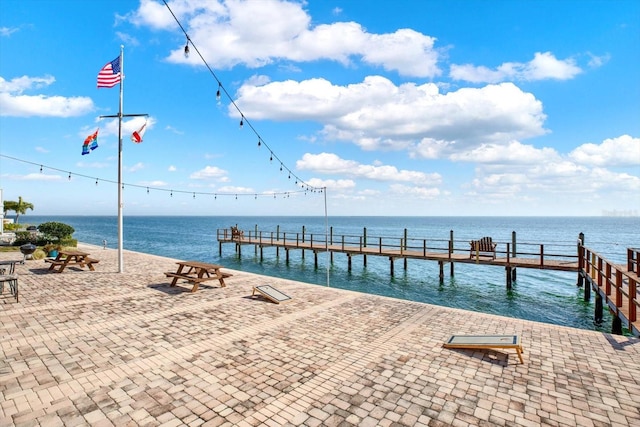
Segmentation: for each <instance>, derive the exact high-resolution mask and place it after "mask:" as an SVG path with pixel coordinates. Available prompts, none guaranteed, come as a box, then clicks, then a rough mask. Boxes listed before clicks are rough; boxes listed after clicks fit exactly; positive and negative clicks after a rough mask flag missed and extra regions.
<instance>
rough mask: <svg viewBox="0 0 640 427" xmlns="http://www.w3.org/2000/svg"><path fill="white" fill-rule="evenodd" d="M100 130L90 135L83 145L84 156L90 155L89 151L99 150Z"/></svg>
mask: <svg viewBox="0 0 640 427" xmlns="http://www.w3.org/2000/svg"><path fill="white" fill-rule="evenodd" d="M99 130H100V128H98V129H96V131H95V132H94V133H92V134H91V135H89V136H88V137H87V138H86V139H85V140H84V144H82V155H83V156H84V155H85V154H89V153H90V151H89V150H95V149H96V148H98V131H99Z"/></svg>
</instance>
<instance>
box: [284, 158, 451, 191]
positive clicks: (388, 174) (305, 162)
mask: <svg viewBox="0 0 640 427" xmlns="http://www.w3.org/2000/svg"><path fill="white" fill-rule="evenodd" d="M296 168H298V169H300V170H308V171H311V172H316V173H322V174H339V175H344V176H348V177H352V178H358V179H369V180H373V181H383V182H384V181H392V182H411V183H415V184H438V183H440V181H441V179H442V177H441V176H440V175H439V174H437V173H432V174H427V173H424V172H419V171H409V170H398V169H397V168H396V167H395V166H385V165H363V164H360V163H358V162H356V161H354V160H344V159H341V158H340V157H338V156H337V155H336V154H332V153H321V154H309V153H306V154H305V155H304V156H302V159H301V160H298V161H297V162H296Z"/></svg>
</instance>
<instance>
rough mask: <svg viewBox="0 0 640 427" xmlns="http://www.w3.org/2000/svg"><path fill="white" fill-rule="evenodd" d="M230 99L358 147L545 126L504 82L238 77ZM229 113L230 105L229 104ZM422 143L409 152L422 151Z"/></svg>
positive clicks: (477, 137)
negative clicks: (453, 84) (461, 84)
mask: <svg viewBox="0 0 640 427" xmlns="http://www.w3.org/2000/svg"><path fill="white" fill-rule="evenodd" d="M237 102H238V104H239V105H242V106H243V112H244V114H246V116H247V117H252V118H255V119H271V120H285V119H288V120H315V121H318V122H320V123H322V124H323V125H324V127H323V129H322V133H323V134H324V136H325V138H327V139H330V140H331V139H333V140H342V141H348V142H353V143H354V144H356V145H358V146H360V147H361V148H363V149H365V150H380V149H387V150H402V149H407V148H409V147H411V146H412V145H414V144H416V143H417V141H427V142H428V141H440V143H441V144H442V145H443V146H445V145H451V146H452V147H455V149H456V150H460V149H467V148H469V147H474V146H480V145H481V144H483V143H490V142H496V141H500V142H502V141H509V140H514V139H525V138H531V137H534V136H539V135H542V134H544V133H545V132H546V130H545V129H544V128H543V123H544V120H545V119H546V116H545V114H544V113H543V111H542V103H541V102H540V101H539V100H537V99H536V98H535V97H534V96H533V95H532V94H530V93H526V92H523V91H522V90H521V89H519V88H518V87H517V86H515V85H514V84H512V83H502V84H499V85H488V86H485V87H482V88H463V89H459V90H457V91H452V92H448V93H441V92H440V89H439V88H438V86H437V85H435V84H432V83H426V84H423V85H417V84H415V83H405V84H401V85H399V86H397V85H395V84H394V83H393V82H391V81H390V80H389V79H387V78H385V77H382V76H369V77H366V78H365V79H364V81H363V82H361V83H356V84H350V85H346V86H340V85H334V84H332V83H330V82H329V81H327V80H325V79H322V78H317V79H309V80H304V81H301V82H297V81H292V80H287V81H283V82H272V83H267V84H265V85H262V86H254V85H250V84H244V85H243V86H242V87H240V88H239V90H238V93H237ZM229 114H230V115H234V114H237V111H235V110H234V109H233V108H231V107H230V108H229ZM453 143H455V145H453ZM425 151H429V149H428V148H422V149H417V150H415V152H414V154H415V155H416V157H425V158H430V155H429V154H428V153H425ZM437 153H439V151H438V150H436V151H432V153H431V155H436V154H437Z"/></svg>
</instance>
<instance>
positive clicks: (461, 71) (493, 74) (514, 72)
mask: <svg viewBox="0 0 640 427" xmlns="http://www.w3.org/2000/svg"><path fill="white" fill-rule="evenodd" d="M581 72H582V69H581V68H580V67H578V66H577V65H576V61H575V60H574V59H571V58H569V59H565V60H559V59H557V58H556V57H555V56H554V55H553V54H552V53H551V52H544V53H541V52H536V53H535V55H534V57H533V59H532V60H531V61H529V62H526V63H521V62H505V63H504V64H502V65H500V66H498V68H496V69H495V70H492V69H489V68H487V67H484V66H475V65H472V64H463V65H456V64H453V65H451V69H450V76H451V78H452V79H454V80H464V81H468V82H472V83H499V82H504V81H535V80H548V79H554V80H569V79H572V78H574V77H575V76H576V75H578V74H580V73H581Z"/></svg>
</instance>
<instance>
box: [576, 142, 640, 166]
mask: <svg viewBox="0 0 640 427" xmlns="http://www.w3.org/2000/svg"><path fill="white" fill-rule="evenodd" d="M569 157H570V158H571V159H573V160H574V161H576V162H578V163H582V164H585V165H590V166H609V167H614V166H633V165H636V166H637V165H640V138H633V137H631V136H629V135H622V136H619V137H618V138H611V139H605V140H604V141H602V143H601V144H593V143H587V144H583V145H581V146H579V147H577V148H576V149H575V150H573V151H572V152H571V153H569Z"/></svg>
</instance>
